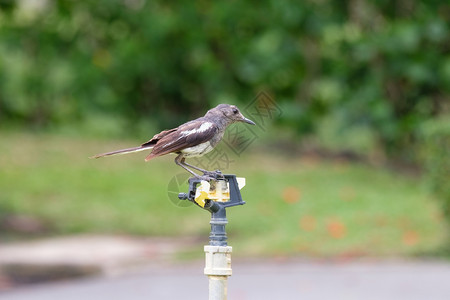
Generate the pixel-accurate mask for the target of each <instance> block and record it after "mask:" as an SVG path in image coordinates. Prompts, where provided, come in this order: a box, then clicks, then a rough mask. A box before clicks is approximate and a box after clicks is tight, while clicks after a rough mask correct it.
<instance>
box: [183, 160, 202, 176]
mask: <svg viewBox="0 0 450 300" xmlns="http://www.w3.org/2000/svg"><path fill="white" fill-rule="evenodd" d="M184 160H185V158H183V159H182V160H181V161H182V162H183V164H184V165H185V166H188V167H190V168H193V169H196V170H197V171H200V172H202V173H208V172H209V171H208V170H204V169H202V168H199V167H196V166H193V165H191V164H188V163H187V162H185V161H184Z"/></svg>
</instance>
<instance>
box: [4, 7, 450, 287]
mask: <svg viewBox="0 0 450 300" xmlns="http://www.w3.org/2000/svg"><path fill="white" fill-rule="evenodd" d="M449 20H450V5H449V3H447V2H446V1H414V0H398V1H387V0H376V1H367V0H349V1H332V0H310V1H289V0H277V1H214V2H210V1H178V2H176V3H172V2H167V1H145V0H114V1H111V0H97V1H90V0H87V1H70V0H60V1H51V0H20V1H19V0H18V1H13V0H10V1H8V0H4V1H0V124H1V125H0V153H1V156H0V241H1V243H2V244H10V243H16V242H23V241H29V240H35V239H37V238H48V237H58V236H66V235H69V236H72V235H80V234H94V235H101V236H103V235H108V236H109V235H113V236H115V235H120V236H131V237H133V238H134V237H137V238H145V239H149V238H150V239H151V238H161V237H164V238H170V239H171V240H173V241H179V240H180V239H183V240H186V239H188V242H187V243H194V244H195V245H196V246H195V247H193V248H190V249H189V250H186V249H183V250H180V249H181V248H183V247H177V249H178V250H179V251H177V254H176V255H175V257H176V259H182V260H183V259H193V258H194V259H198V258H201V257H203V252H202V251H198V249H201V248H199V247H197V245H203V244H205V243H206V242H207V238H208V232H209V224H208V222H209V216H208V215H207V213H205V212H204V211H201V210H199V209H197V208H195V207H194V206H189V205H184V204H180V203H179V202H177V200H176V199H175V200H174V198H173V194H174V193H178V191H185V189H187V185H185V184H184V181H185V180H186V179H187V176H185V177H183V176H184V175H183V172H182V170H181V169H180V168H178V167H177V166H175V164H173V161H172V160H173V157H164V158H161V159H158V160H154V161H151V162H150V163H146V164H144V162H143V159H144V157H145V155H143V154H136V155H132V156H126V157H125V156H122V157H118V158H110V159H104V160H103V159H102V160H89V159H88V157H89V156H91V155H93V154H96V153H100V152H106V151H110V150H115V149H118V148H121V147H131V146H135V145H139V144H140V143H143V142H145V141H147V140H148V139H150V138H151V137H152V136H153V135H154V134H155V133H157V132H159V131H160V130H163V129H167V128H172V127H176V126H178V125H179V124H181V123H183V122H185V121H187V120H190V119H192V118H196V117H200V116H202V115H203V114H204V113H205V112H206V111H207V110H208V109H209V108H211V107H213V106H215V105H217V104H219V103H230V104H236V105H238V106H239V107H240V108H241V109H242V110H243V111H244V114H245V115H246V116H247V117H249V118H251V119H254V118H256V120H255V121H256V122H259V123H258V124H259V125H260V126H256V127H255V128H251V129H249V130H250V131H248V132H244V133H242V136H239V138H238V139H236V136H234V137H233V136H232V135H231V134H230V135H229V136H226V138H225V141H224V143H222V144H221V146H219V150H218V152H217V153H216V154H218V153H219V154H220V155H219V156H216V157H212V156H210V157H206V158H205V159H206V161H207V165H208V166H213V165H214V166H217V164H219V163H220V167H221V168H222V169H224V171H226V172H227V173H235V174H237V175H238V176H242V177H246V178H247V186H246V187H245V188H244V189H243V191H242V193H243V197H244V200H245V201H246V202H247V204H246V205H245V206H243V207H239V208H233V209H232V212H231V211H230V213H229V220H230V224H229V225H228V234H229V241H230V244H231V245H233V246H234V248H235V250H234V251H235V253H234V254H233V256H236V257H242V258H243V259H245V258H248V257H253V258H254V257H257V258H278V259H279V258H289V257H299V256H300V257H313V258H354V257H357V258H358V257H415V256H426V257H429V256H431V257H436V256H441V255H448V249H449V241H450V239H449V235H448V229H449V228H448V221H449V220H450V184H449V179H450V155H449V154H450V118H449V116H450V28H449ZM264 107H265V110H264ZM261 109H262V110H261ZM258 112H259V113H263V114H258ZM242 128H246V127H245V126H244V127H242ZM242 128H241V129H242ZM242 130H243V131H245V129H242ZM242 130H241V131H242ZM241 131H240V130H239V128H234V129H232V130H231V132H232V133H239V132H241ZM224 159H225V160H224ZM203 163H205V160H203ZM174 176H175V177H174ZM177 176H178V177H177ZM171 195H172V196H171ZM193 241H194V242H193ZM446 253H447V254H446ZM0 282H1V280H0Z"/></svg>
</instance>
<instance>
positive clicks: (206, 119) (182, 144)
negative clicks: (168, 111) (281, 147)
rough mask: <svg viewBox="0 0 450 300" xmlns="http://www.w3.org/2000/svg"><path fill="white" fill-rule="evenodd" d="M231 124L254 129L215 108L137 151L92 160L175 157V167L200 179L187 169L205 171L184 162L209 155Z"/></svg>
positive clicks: (227, 109)
mask: <svg viewBox="0 0 450 300" xmlns="http://www.w3.org/2000/svg"><path fill="white" fill-rule="evenodd" d="M235 122H245V123H248V124H252V125H255V123H254V122H253V121H251V120H249V119H247V118H245V117H244V116H243V115H242V114H241V112H240V111H239V109H238V108H237V107H236V106H234V105H229V104H219V105H218V106H216V107H215V108H212V109H210V110H209V111H208V112H207V113H206V115H205V116H203V117H201V118H198V119H195V120H192V121H189V122H187V123H185V124H182V125H180V126H178V127H177V128H173V129H169V130H164V131H162V132H160V133H158V134H155V135H154V136H153V138H151V139H150V140H149V141H148V142H146V143H144V144H142V145H140V146H138V147H133V148H126V149H121V150H116V151H111V152H106V153H102V154H97V155H95V156H93V157H92V158H99V157H104V156H111V155H119V154H127V153H133V152H139V151H144V150H151V152H150V154H148V155H147V157H146V158H145V161H149V160H151V159H153V158H155V157H158V156H162V155H166V154H169V153H175V154H178V156H177V157H176V158H175V163H176V164H177V165H179V166H181V167H183V168H184V169H186V170H187V171H188V172H190V173H191V174H193V175H194V176H197V177H200V176H199V175H198V174H196V173H194V172H193V171H192V170H190V169H189V168H188V167H191V168H194V169H196V170H199V171H201V172H203V173H204V174H207V173H208V171H206V170H203V169H200V168H198V167H195V166H192V165H189V164H187V163H185V162H184V160H185V158H186V157H194V156H202V155H204V154H206V153H208V152H210V151H212V150H213V149H214V147H215V146H216V145H217V144H218V143H219V142H220V140H221V139H222V137H223V135H224V133H225V129H226V128H227V127H228V126H229V125H230V124H232V123H235Z"/></svg>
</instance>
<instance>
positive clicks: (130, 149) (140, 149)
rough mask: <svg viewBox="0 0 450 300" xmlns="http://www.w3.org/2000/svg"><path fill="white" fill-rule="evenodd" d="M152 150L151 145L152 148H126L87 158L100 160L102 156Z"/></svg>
mask: <svg viewBox="0 0 450 300" xmlns="http://www.w3.org/2000/svg"><path fill="white" fill-rule="evenodd" d="M152 148H153V145H152V146H139V147H133V148H126V149H120V150H116V151H111V152H106V153H101V154H97V155H94V156H91V157H89V158H100V157H104V156H111V155H121V154H128V153H134V152H139V151H144V150H149V149H152Z"/></svg>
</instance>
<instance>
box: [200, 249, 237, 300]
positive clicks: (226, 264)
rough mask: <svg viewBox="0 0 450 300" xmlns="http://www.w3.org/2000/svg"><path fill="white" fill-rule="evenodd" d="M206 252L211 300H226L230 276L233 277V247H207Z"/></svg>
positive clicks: (206, 273)
mask: <svg viewBox="0 0 450 300" xmlns="http://www.w3.org/2000/svg"><path fill="white" fill-rule="evenodd" d="M204 250H205V270H204V273H205V275H207V276H208V280H209V300H226V299H227V292H228V276H231V274H232V271H231V252H232V250H233V249H232V247H231V246H211V245H207V246H205V248H204Z"/></svg>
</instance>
